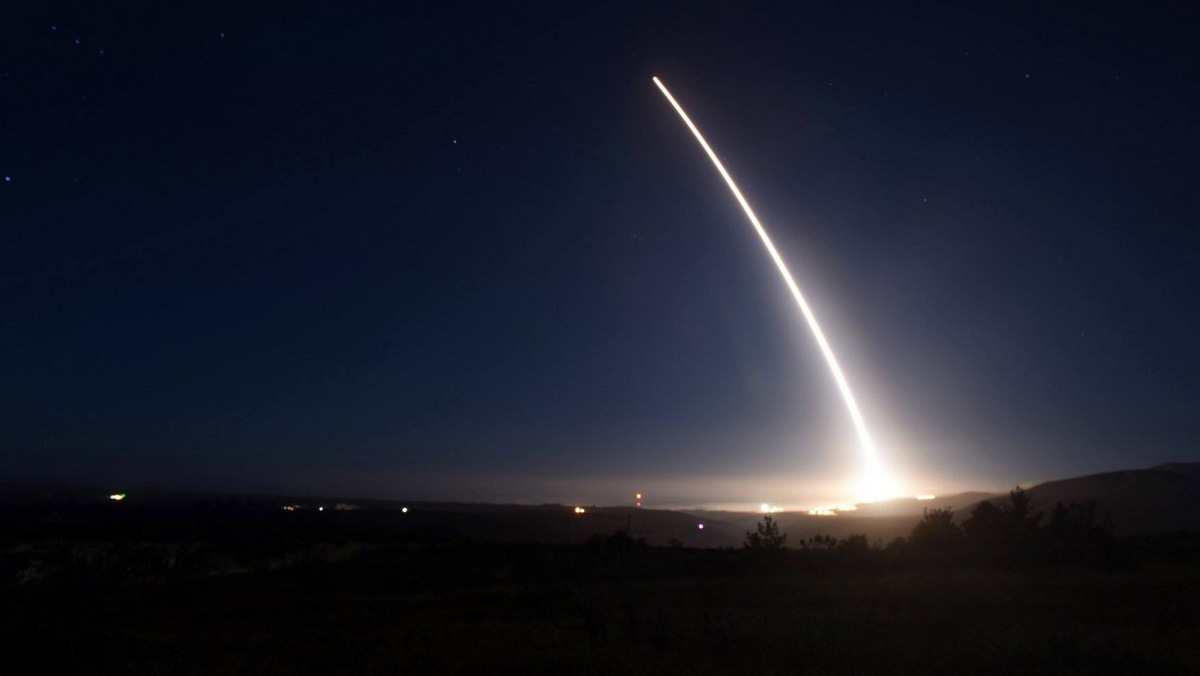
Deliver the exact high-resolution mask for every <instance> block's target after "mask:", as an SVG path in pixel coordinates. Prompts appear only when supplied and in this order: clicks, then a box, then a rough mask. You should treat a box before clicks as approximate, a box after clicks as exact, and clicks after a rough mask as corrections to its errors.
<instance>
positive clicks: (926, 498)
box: [917, 493, 937, 500]
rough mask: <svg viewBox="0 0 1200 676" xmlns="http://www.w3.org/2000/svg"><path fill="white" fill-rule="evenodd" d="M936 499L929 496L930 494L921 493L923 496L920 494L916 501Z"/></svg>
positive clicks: (933, 496) (934, 496)
mask: <svg viewBox="0 0 1200 676" xmlns="http://www.w3.org/2000/svg"><path fill="white" fill-rule="evenodd" d="M936 497H937V496H936V495H930V494H928V493H923V494H921V495H918V496H917V499H918V500H932V499H934V498H936Z"/></svg>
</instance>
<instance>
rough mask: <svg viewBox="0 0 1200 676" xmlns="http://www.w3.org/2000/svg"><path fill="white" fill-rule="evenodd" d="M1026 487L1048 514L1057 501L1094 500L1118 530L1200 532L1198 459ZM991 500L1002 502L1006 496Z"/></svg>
mask: <svg viewBox="0 0 1200 676" xmlns="http://www.w3.org/2000/svg"><path fill="white" fill-rule="evenodd" d="M1029 492H1030V494H1031V495H1032V496H1033V507H1034V509H1040V510H1044V511H1046V512H1047V513H1049V510H1050V509H1052V508H1053V507H1054V503H1056V502H1060V501H1061V502H1062V503H1064V504H1067V503H1071V502H1084V501H1087V500H1095V501H1096V510H1097V513H1098V514H1099V516H1100V518H1101V519H1102V521H1103V522H1104V523H1107V524H1109V525H1111V526H1112V527H1113V528H1115V529H1116V532H1117V533H1118V534H1120V535H1130V534H1138V533H1163V532H1171V531H1200V462H1169V463H1165V464H1162V465H1158V466H1156V467H1151V468H1149V469H1131V470H1123V471H1120V472H1106V473H1104V474H1092V475H1090V476H1082V477H1077V478H1074V479H1062V480H1059V481H1047V482H1046V483H1043V484H1038V485H1036V486H1034V487H1032V488H1030V489H1029ZM992 500H993V501H994V502H996V503H997V504H1004V502H1006V501H1007V500H1008V498H1007V497H1006V496H1002V497H996V498H992Z"/></svg>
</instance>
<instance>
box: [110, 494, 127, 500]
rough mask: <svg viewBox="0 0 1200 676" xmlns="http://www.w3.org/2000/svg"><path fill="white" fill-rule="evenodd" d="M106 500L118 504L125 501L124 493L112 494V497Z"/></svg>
mask: <svg viewBox="0 0 1200 676" xmlns="http://www.w3.org/2000/svg"><path fill="white" fill-rule="evenodd" d="M108 499H109V500H116V501H117V502H120V501H122V500H124V499H125V494H124V493H113V494H112V495H110V496H108Z"/></svg>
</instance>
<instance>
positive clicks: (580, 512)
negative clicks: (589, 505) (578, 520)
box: [575, 507, 587, 514]
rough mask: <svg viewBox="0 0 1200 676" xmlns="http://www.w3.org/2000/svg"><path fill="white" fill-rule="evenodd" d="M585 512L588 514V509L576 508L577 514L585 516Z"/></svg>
mask: <svg viewBox="0 0 1200 676" xmlns="http://www.w3.org/2000/svg"><path fill="white" fill-rule="evenodd" d="M585 512H587V510H586V509H584V508H583V507H576V508H575V513H576V514H583V513H585Z"/></svg>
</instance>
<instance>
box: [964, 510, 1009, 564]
mask: <svg viewBox="0 0 1200 676" xmlns="http://www.w3.org/2000/svg"><path fill="white" fill-rule="evenodd" d="M1009 523H1010V522H1009V519H1008V517H1007V516H1006V515H1005V514H1004V511H1003V510H1001V509H1000V508H999V507H997V506H996V505H995V503H993V502H990V501H987V500H985V501H983V502H981V503H979V504H978V505H975V509H973V510H971V516H969V517H967V519H966V520H965V521H963V524H962V528H963V535H964V537H965V539H966V541H967V547H968V548H969V549H970V552H971V554H972V556H973V557H974V558H976V559H977V560H979V561H983V562H987V563H996V562H998V561H1000V560H1001V559H1002V558H1003V557H1004V556H1005V554H1006V552H1007V551H1008V548H1009V542H1010V539H1011V538H1010V533H1009V531H1010V529H1009Z"/></svg>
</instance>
